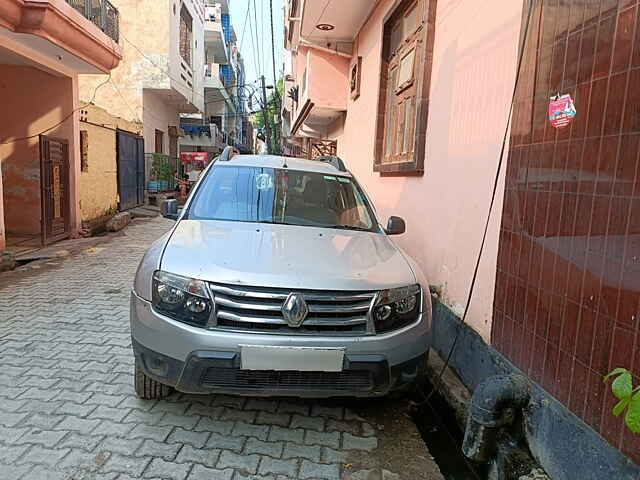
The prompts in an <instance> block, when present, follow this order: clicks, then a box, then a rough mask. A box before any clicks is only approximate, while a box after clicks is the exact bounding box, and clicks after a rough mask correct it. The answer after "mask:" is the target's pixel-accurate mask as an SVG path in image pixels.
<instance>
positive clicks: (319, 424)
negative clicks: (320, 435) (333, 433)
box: [291, 415, 325, 432]
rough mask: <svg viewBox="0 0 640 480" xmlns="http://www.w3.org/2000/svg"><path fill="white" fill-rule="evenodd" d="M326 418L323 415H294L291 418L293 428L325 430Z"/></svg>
mask: <svg viewBox="0 0 640 480" xmlns="http://www.w3.org/2000/svg"><path fill="white" fill-rule="evenodd" d="M324 424H325V419H324V418H323V417H303V416H302V415H294V416H293V418H292V419H291V428H304V429H306V430H317V431H318V432H322V431H324Z"/></svg>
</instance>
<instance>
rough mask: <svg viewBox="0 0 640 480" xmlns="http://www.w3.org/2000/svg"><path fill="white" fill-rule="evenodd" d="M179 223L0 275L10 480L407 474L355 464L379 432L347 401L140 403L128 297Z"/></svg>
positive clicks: (2, 400)
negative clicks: (146, 259) (149, 255)
mask: <svg viewBox="0 0 640 480" xmlns="http://www.w3.org/2000/svg"><path fill="white" fill-rule="evenodd" d="M169 226H170V222H168V221H166V220H163V219H154V220H151V221H137V222H134V224H133V225H132V226H130V227H129V228H128V229H127V230H126V232H125V235H124V236H122V237H119V238H116V239H114V240H112V241H110V242H109V243H107V244H103V245H101V246H98V247H96V248H92V249H89V250H88V251H85V252H84V253H82V254H81V255H79V256H77V257H74V258H72V259H68V260H65V261H63V262H60V265H58V266H52V267H48V268H47V267H46V265H45V268H44V269H42V271H40V272H38V273H37V274H36V275H30V276H28V277H24V276H20V275H17V276H16V274H15V273H10V274H5V275H12V276H10V277H8V281H7V277H4V280H2V279H1V278H0V365H1V366H0V479H7V480H9V479H11V480H19V479H28V480H50V479H51V480H62V479H64V480H107V479H108V480H116V479H117V480H128V479H130V478H141V477H142V478H145V479H147V478H162V479H172V480H185V479H189V480H194V479H198V480H218V479H220V480H222V479H224V480H242V479H262V480H285V479H294V478H295V479H339V478H354V479H355V478H361V479H369V478H376V479H377V478H385V479H397V478H400V477H399V476H398V475H396V474H394V473H391V472H388V471H385V470H383V469H382V468H379V469H378V470H377V471H374V470H360V471H358V472H353V471H352V470H349V469H350V468H351V465H352V464H353V463H356V460H352V458H359V459H360V460H361V461H362V462H364V463H365V464H370V463H374V464H375V463H376V461H374V460H371V458H373V457H371V458H369V459H367V455H368V456H372V455H375V452H376V449H377V448H378V447H379V445H378V442H379V439H378V437H379V435H378V430H377V429H376V428H374V427H372V425H371V424H370V423H369V422H368V421H366V420H364V419H362V418H361V417H359V416H357V415H356V414H355V413H353V412H352V411H351V410H350V409H348V408H344V407H343V405H342V404H341V403H335V402H334V403H329V404H327V403H326V402H312V401H297V400H271V399H245V398H240V397H229V396H212V395H209V396H187V395H181V394H178V393H176V394H173V395H172V396H171V397H170V398H169V399H167V400H162V401H144V400H139V399H138V398H136V396H135V394H134V391H133V383H132V381H133V379H132V372H133V355H132V352H131V348H130V334H129V320H128V301H129V291H130V286H131V283H132V279H133V276H134V273H135V269H136V266H137V264H138V261H139V259H140V258H141V256H142V254H143V253H144V251H145V250H146V248H147V247H148V245H149V244H150V243H151V242H152V241H153V240H154V239H156V238H158V237H159V236H160V235H161V234H162V233H164V232H165V231H166V230H167V229H168V228H169ZM404 430H406V428H405V429H404ZM413 435H414V436H415V432H414V433H413ZM363 455H364V457H363ZM363 459H364V460H363ZM349 462H351V463H349ZM367 466H371V467H374V468H375V465H367ZM380 467H381V466H380ZM403 478H404V476H403Z"/></svg>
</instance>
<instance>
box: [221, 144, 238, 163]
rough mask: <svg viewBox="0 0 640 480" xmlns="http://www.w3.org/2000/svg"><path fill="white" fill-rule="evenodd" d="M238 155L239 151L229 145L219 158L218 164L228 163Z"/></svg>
mask: <svg viewBox="0 0 640 480" xmlns="http://www.w3.org/2000/svg"><path fill="white" fill-rule="evenodd" d="M237 153H238V149H237V148H235V147H232V146H231V145H227V146H226V147H224V150H223V151H222V153H221V154H220V156H219V157H218V162H228V161H229V160H231V159H232V158H233V156H234V155H236V154H237Z"/></svg>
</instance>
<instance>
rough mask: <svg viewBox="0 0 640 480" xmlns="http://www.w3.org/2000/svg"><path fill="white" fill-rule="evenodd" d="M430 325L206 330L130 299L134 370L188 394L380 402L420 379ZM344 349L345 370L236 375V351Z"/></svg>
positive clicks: (427, 320)
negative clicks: (376, 329)
mask: <svg viewBox="0 0 640 480" xmlns="http://www.w3.org/2000/svg"><path fill="white" fill-rule="evenodd" d="M430 320H431V319H430V318H425V319H424V320H423V319H420V321H418V322H416V323H415V324H413V325H410V326H407V327H405V328H403V329H400V330H398V331H395V332H391V333H387V334H384V335H375V336H366V337H353V336H351V337H350V336H344V337H336V336H316V335H300V336H290V335H277V334H247V333H238V332H227V331H222V330H205V329H202V328H197V327H192V326H190V325H186V324H183V323H180V322H177V321H174V320H172V319H170V318H168V317H165V316H164V315H161V314H159V313H158V312H156V311H154V310H153V308H152V306H151V304H150V302H148V301H146V300H144V299H142V298H140V297H138V296H137V295H136V294H135V293H132V295H131V335H132V338H133V342H132V343H133V349H134V353H135V355H136V358H137V359H138V364H139V365H140V366H141V368H143V370H144V371H145V373H146V374H147V375H149V376H150V377H152V378H155V379H156V380H158V381H159V382H162V383H164V384H167V385H171V386H173V387H175V388H176V389H177V390H178V391H181V392H185V393H210V392H216V393H235V394H250V395H291V396H306V397H330V396H363V397H368V396H380V395H385V394H386V393H388V392H389V391H391V390H396V389H400V388H403V387H404V386H406V385H408V384H410V383H412V382H413V381H414V380H415V379H416V378H417V377H418V376H420V375H422V374H423V373H424V369H425V367H426V352H427V351H428V347H429V332H430ZM247 344H250V345H265V346H298V347H318V348H332V347H340V348H344V349H345V361H344V365H343V371H342V372H338V373H330V372H296V371H290V372H277V371H246V370H241V369H240V345H247Z"/></svg>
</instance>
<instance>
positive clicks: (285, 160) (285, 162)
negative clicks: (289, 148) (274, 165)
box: [282, 157, 289, 168]
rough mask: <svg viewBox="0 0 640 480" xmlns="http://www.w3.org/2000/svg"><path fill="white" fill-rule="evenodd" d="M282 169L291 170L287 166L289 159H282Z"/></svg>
mask: <svg viewBox="0 0 640 480" xmlns="http://www.w3.org/2000/svg"><path fill="white" fill-rule="evenodd" d="M282 168H289V166H288V165H287V158H286V157H285V158H283V159H282Z"/></svg>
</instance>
